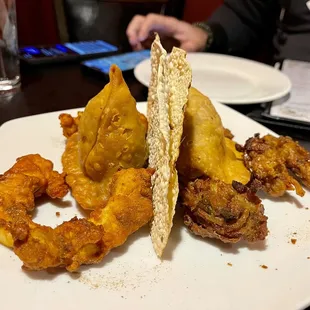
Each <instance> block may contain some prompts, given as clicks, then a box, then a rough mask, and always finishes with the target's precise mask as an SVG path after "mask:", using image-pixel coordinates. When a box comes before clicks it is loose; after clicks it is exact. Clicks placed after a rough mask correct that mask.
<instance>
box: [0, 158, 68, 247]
mask: <svg viewBox="0 0 310 310" xmlns="http://www.w3.org/2000/svg"><path fill="white" fill-rule="evenodd" d="M64 177H65V176H64V174H59V173H58V172H56V171H53V164H52V162H51V161H49V160H46V159H44V158H42V157H41V156H40V155H37V154H35V155H27V156H23V157H20V158H18V159H17V162H16V163H15V165H14V166H13V167H12V168H11V169H10V170H8V171H7V172H5V173H4V174H3V175H1V176H0V243H2V244H4V245H6V246H8V247H13V244H14V241H16V240H19V239H20V238H24V237H25V236H26V235H27V232H28V230H29V228H30V227H32V225H34V224H33V223H32V221H31V216H30V215H29V214H28V212H30V211H33V209H34V207H35V204H34V200H35V198H37V197H40V196H41V195H43V194H45V193H46V194H47V195H48V196H50V197H51V198H54V199H55V198H62V197H64V196H65V195H66V194H67V192H68V186H67V185H66V184H65V180H64Z"/></svg>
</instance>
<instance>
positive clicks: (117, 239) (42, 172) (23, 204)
mask: <svg viewBox="0 0 310 310" xmlns="http://www.w3.org/2000/svg"><path fill="white" fill-rule="evenodd" d="M70 139H71V138H70ZM152 173H153V170H151V169H127V170H122V171H120V172H118V173H116V174H115V176H114V177H113V180H112V185H111V198H110V200H109V201H108V203H107V205H106V207H105V208H103V209H98V210H96V211H95V212H94V213H92V214H91V215H90V218H89V219H88V220H87V219H77V218H73V219H72V220H70V221H68V222H64V223H63V224H61V225H59V226H58V227H56V228H54V229H53V228H51V227H47V226H43V225H39V224H36V223H34V222H33V221H32V219H31V216H30V215H29V213H28V212H29V211H32V210H33V209H34V206H35V205H34V201H35V198H36V197H39V196H41V195H42V194H44V193H47V194H48V195H50V196H51V197H52V198H62V197H63V196H64V195H65V194H66V193H67V191H68V187H67V185H66V184H65V182H64V175H60V174H58V173H57V172H56V171H53V164H52V163H51V162H50V161H49V160H46V159H44V158H42V157H40V156H39V155H27V156H24V157H21V158H19V159H18V160H17V163H16V164H15V165H14V166H13V167H12V168H11V169H10V170H8V171H7V172H5V173H4V175H2V176H1V177H0V243H2V244H3V245H5V246H7V247H12V248H13V250H14V252H15V254H17V255H18V256H19V258H20V259H21V260H22V261H23V262H24V267H25V268H27V269H29V270H42V269H47V268H51V267H65V268H67V270H69V271H75V270H77V269H78V268H79V266H80V265H82V264H94V263H98V262H99V261H100V260H101V259H102V258H103V257H104V256H105V255H106V254H107V253H108V252H109V251H110V249H112V248H114V247H116V246H119V245H121V244H122V243H124V242H125V241H126V239H127V237H128V236H129V235H130V234H132V233H133V232H135V231H136V230H137V229H139V228H140V227H141V226H143V225H145V224H146V223H148V222H149V221H150V219H151V217H152V215H153V210H152V200H151V197H152V190H151V175H152Z"/></svg>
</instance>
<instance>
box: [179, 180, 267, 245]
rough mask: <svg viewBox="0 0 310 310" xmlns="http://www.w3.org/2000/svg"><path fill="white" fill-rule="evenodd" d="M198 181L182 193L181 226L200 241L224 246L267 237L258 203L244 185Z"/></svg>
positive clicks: (216, 181)
mask: <svg viewBox="0 0 310 310" xmlns="http://www.w3.org/2000/svg"><path fill="white" fill-rule="evenodd" d="M233 185H234V187H232V186H231V185H228V184H225V183H224V182H222V181H219V180H212V179H206V180H201V179H198V180H196V181H194V182H190V183H189V184H188V185H187V186H186V187H185V188H184V189H183V191H182V194H181V197H182V203H183V205H184V206H185V210H186V211H185V216H184V223H185V225H186V226H187V227H188V228H189V229H190V230H191V231H192V232H193V233H194V234H196V235H198V236H201V237H203V238H216V239H220V240H221V241H223V242H225V243H236V242H238V241H240V240H245V241H248V242H255V241H259V240H264V239H265V237H266V236H267V233H268V230H267V217H266V216H265V215H264V207H263V205H262V204H261V201H260V199H259V198H258V197H257V196H256V195H255V194H254V193H252V192H250V191H249V190H248V189H247V188H246V187H245V186H244V185H242V184H241V183H238V182H233Z"/></svg>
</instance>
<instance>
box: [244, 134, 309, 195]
mask: <svg viewBox="0 0 310 310" xmlns="http://www.w3.org/2000/svg"><path fill="white" fill-rule="evenodd" d="M242 150H243V151H244V163H245V165H246V167H247V168H248V169H249V170H250V171H251V173H252V180H251V182H252V183H253V182H256V184H257V185H256V186H257V187H259V188H262V189H263V190H264V191H265V192H267V193H268V194H270V195H271V196H274V197H279V196H282V195H284V194H285V192H286V191H291V190H295V191H296V193H297V195H299V196H303V195H304V194H305V191H304V190H303V188H302V186H301V185H300V183H299V182H298V181H297V179H296V177H297V178H298V179H299V180H301V181H302V182H303V184H304V185H306V186H307V187H309V186H310V153H309V152H308V151H306V150H305V149H304V148H302V147H301V146H300V145H299V144H298V143H297V142H294V141H293V140H292V139H291V138H290V137H282V136H281V137H279V138H276V137H273V136H271V135H266V136H264V137H262V138H260V137H259V135H255V136H254V137H253V138H250V139H248V140H247V141H246V143H245V146H244V147H243V148H242ZM294 174H295V176H294Z"/></svg>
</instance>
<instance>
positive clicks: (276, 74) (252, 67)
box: [134, 53, 291, 104]
mask: <svg viewBox="0 0 310 310" xmlns="http://www.w3.org/2000/svg"><path fill="white" fill-rule="evenodd" d="M187 59H188V61H189V63H190V65H191V68H192V71H193V83H192V85H193V86H194V87H196V88H197V89H199V90H200V91H201V92H202V93H204V94H205V95H207V96H209V97H211V98H213V99H214V100H217V101H219V102H222V103H228V104H254V103H261V102H268V101H273V100H275V99H278V98H281V97H283V96H285V95H286V94H288V93H289V92H290V90H291V82H290V80H289V79H288V77H287V76H286V75H284V74H283V73H282V72H280V71H278V70H276V69H275V68H273V67H271V66H267V65H265V64H261V63H259V62H255V61H252V60H248V59H243V58H239V57H232V56H227V55H220V54H211V53H191V54H188V56H187ZM134 74H135V76H136V78H137V80H138V81H139V82H141V83H142V84H144V85H145V86H148V85H149V81H150V76H151V64H150V59H146V60H144V61H142V62H141V63H140V64H138V65H137V67H136V68H135V70H134Z"/></svg>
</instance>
